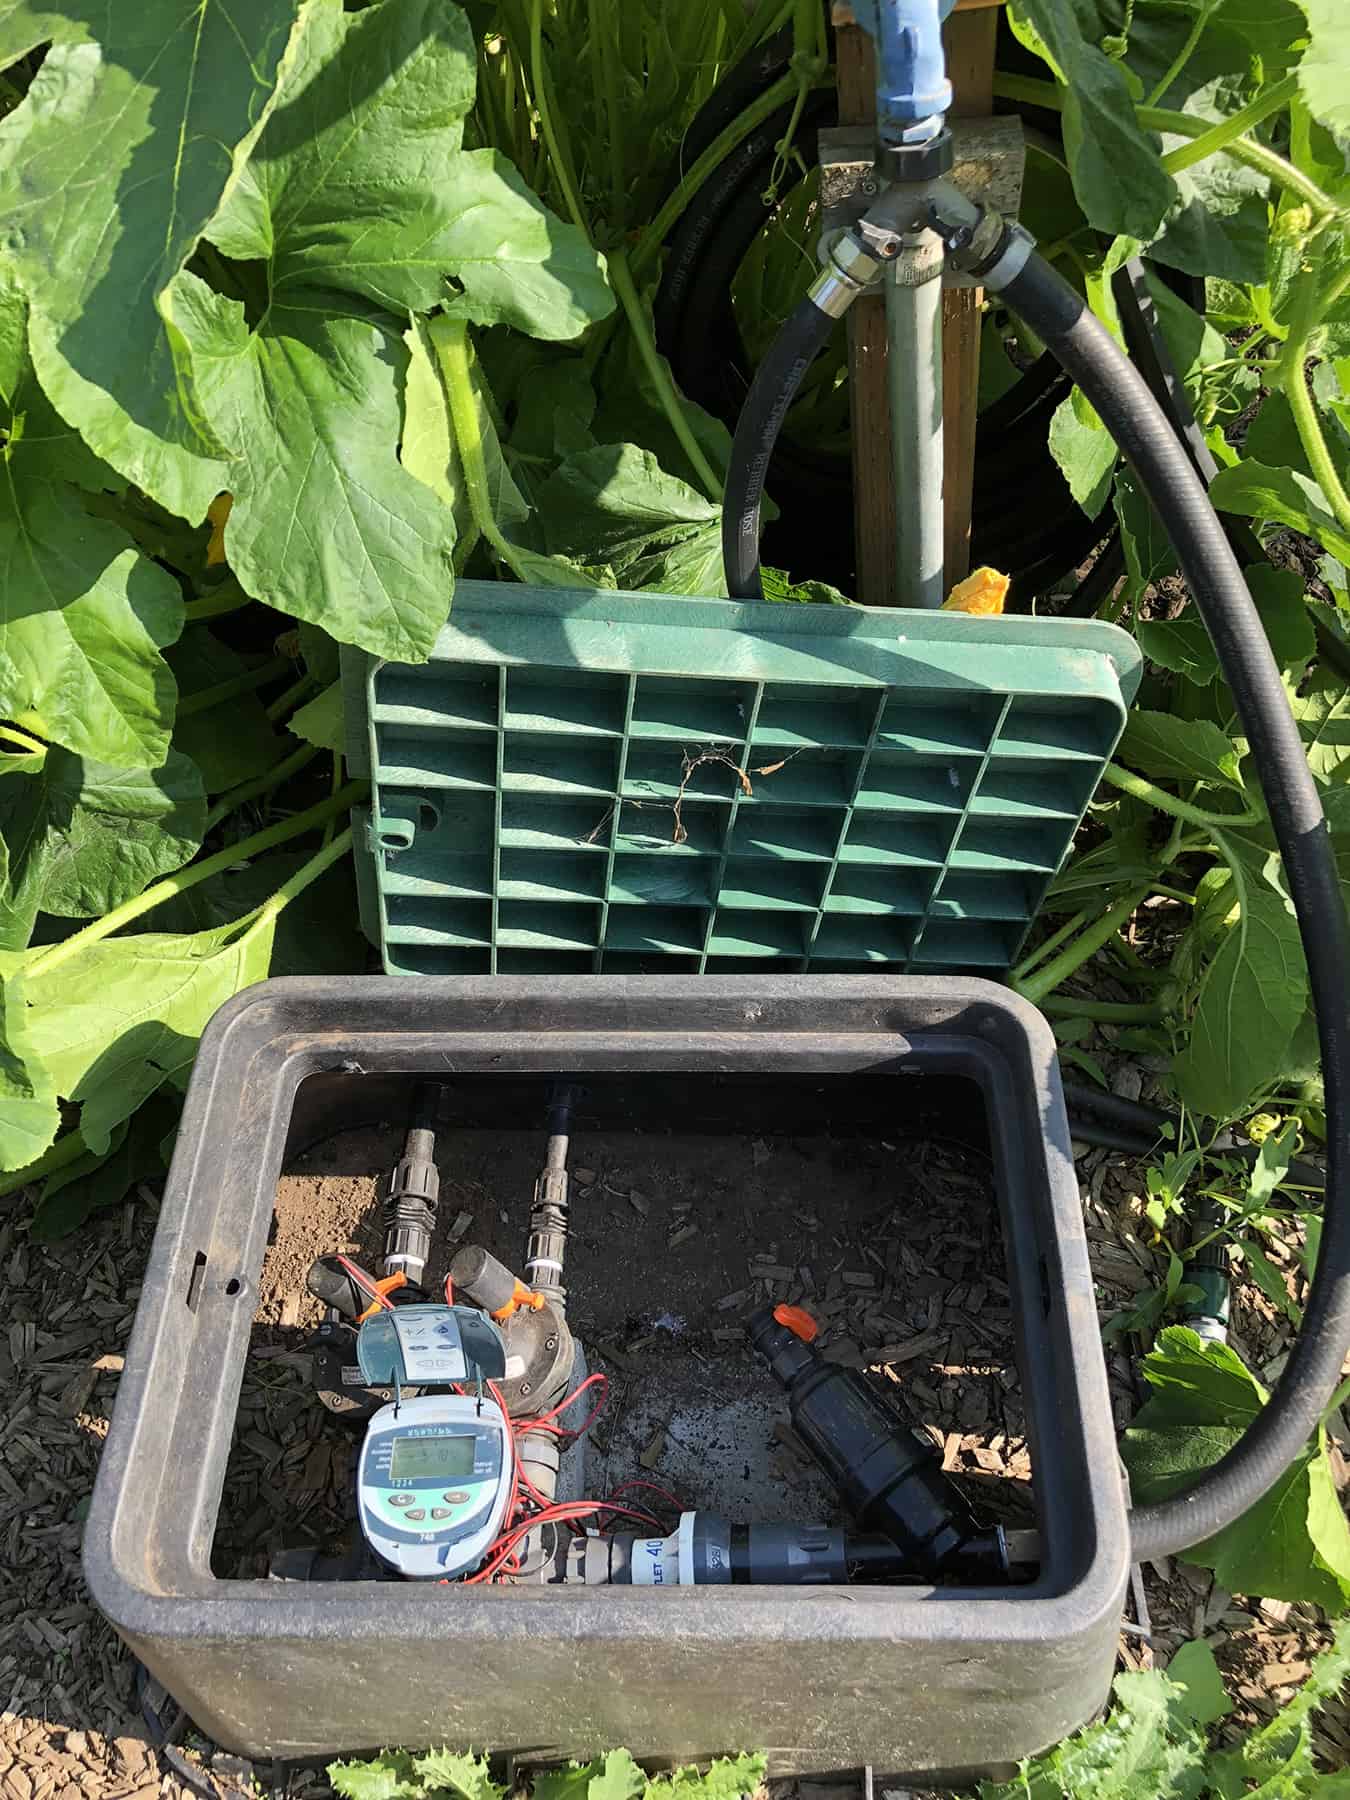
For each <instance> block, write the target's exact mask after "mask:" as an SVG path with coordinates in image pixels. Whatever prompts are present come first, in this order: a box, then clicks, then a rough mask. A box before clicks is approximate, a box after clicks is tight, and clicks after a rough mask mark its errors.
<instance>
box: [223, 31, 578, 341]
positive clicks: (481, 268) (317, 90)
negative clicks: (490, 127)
mask: <svg viewBox="0 0 1350 1800" xmlns="http://www.w3.org/2000/svg"><path fill="white" fill-rule="evenodd" d="M372 70H373V71H378V74H379V79H376V80H371V79H370V72H371V71H372ZM358 72H360V76H361V79H360V85H359V86H354V77H356V76H357V74H358ZM474 83H475V64H474V44H473V37H472V33H471V31H470V28H469V22H468V20H467V18H466V17H465V15H464V13H463V12H462V10H461V9H460V8H459V7H458V6H457V5H455V4H453V0H398V3H397V4H390V0H385V3H384V4H383V5H378V6H372V7H369V8H368V9H367V10H366V11H364V12H359V13H348V12H344V11H343V8H342V6H341V5H340V4H339V3H338V0H325V3H323V4H320V5H318V6H316V7H315V9H314V11H313V14H312V16H311V18H310V20H309V23H308V27H307V29H306V30H305V32H304V33H303V36H302V39H301V43H300V47H299V52H298V54H297V57H296V61H295V64H294V67H293V68H292V69H290V70H289V71H288V72H287V75H286V78H285V81H284V83H283V85H282V90H281V95H280V100H279V104H278V107H277V110H276V112H275V114H274V115H273V117H272V119H271V121H270V123H269V124H268V126H267V129H266V130H265V131H264V133H263V136H262V139H261V141H260V143H259V145H258V147H257V149H256V151H255V152H254V154H253V157H252V159H251V160H250V163H249V167H248V171H247V174H246V176H245V179H244V180H243V181H242V182H241V183H240V185H239V187H238V188H237V189H236V191H235V193H234V194H233V195H232V196H231V198H230V200H229V201H228V202H227V204H226V206H225V207H224V208H223V209H222V211H221V214H220V216H219V217H218V218H217V219H216V220H215V222H214V223H213V224H212V226H211V228H210V233H209V235H210V237H211V239H212V241H213V242H214V243H216V244H217V246H218V247H219V248H220V249H222V250H224V251H226V253H227V254H229V255H231V256H235V257H239V258H244V259H251V258H259V259H262V260H265V261H266V262H267V264H268V275H269V291H270V293H271V295H272V297H273V298H274V299H277V300H280V301H281V302H283V303H284V304H301V301H300V300H299V299H298V298H297V295H298V294H302V293H309V292H312V291H314V290H318V291H329V292H338V293H351V294H359V295H362V296H364V297H365V298H367V299H369V300H373V301H374V302H376V303H377V304H378V305H380V306H382V307H385V308H387V309H388V310H389V311H391V312H395V313H402V312H408V311H421V312H425V311H427V310H428V309H429V308H431V307H433V306H435V305H436V304H437V303H438V302H440V301H442V300H445V299H447V298H449V300H450V304H451V306H452V308H454V309H457V310H460V311H461V312H462V316H464V317H466V318H468V319H471V320H473V321H474V322H476V323H479V324H498V323H506V324H511V325H515V326H518V327H519V328H520V329H521V330H523V331H528V332H530V333H531V334H532V335H534V336H536V337H545V338H565V337H575V336H577V334H578V333H579V332H581V331H583V330H584V329H585V327H586V326H587V325H588V324H589V323H590V322H591V320H592V319H593V318H597V317H600V316H601V315H602V314H604V313H606V312H608V311H610V310H611V309H612V306H613V300H612V298H611V296H610V294H609V291H608V288H607V287H606V284H605V281H604V276H603V272H602V269H601V266H600V264H599V262H598V260H597V258H596V256H595V254H594V252H593V251H592V250H591V248H590V246H589V245H588V243H587V242H586V239H585V238H584V237H583V235H582V234H581V232H579V231H578V230H577V228H576V227H575V226H574V225H565V224H563V223H562V222H561V221H560V220H558V219H555V218H554V217H553V216H552V215H551V214H550V213H549V212H547V211H546V209H545V208H544V207H543V206H541V205H540V203H539V202H538V200H536V199H535V197H534V196H533V195H532V194H531V193H530V191H529V189H528V188H527V187H526V186H525V183H524V182H523V181H522V180H521V178H520V176H519V175H518V174H517V173H516V171H515V170H514V169H513V168H512V167H511V165H510V164H509V163H508V162H506V161H505V160H504V159H503V158H502V157H500V156H498V155H497V153H496V152H495V151H492V150H475V151H463V150H462V149H461V144H462V141H463V121H464V116H465V114H466V113H467V111H468V110H469V108H470V107H471V106H472V104H473V98H474ZM447 276H449V277H451V278H452V279H453V282H454V286H453V287H452V289H451V290H450V294H449V296H447V291H446V287H445V279H446V277H447Z"/></svg>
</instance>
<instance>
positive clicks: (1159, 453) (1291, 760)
mask: <svg viewBox="0 0 1350 1800" xmlns="http://www.w3.org/2000/svg"><path fill="white" fill-rule="evenodd" d="M934 223H935V224H938V225H939V226H940V225H941V221H940V220H938V219H936V218H935V219H934ZM978 235H979V236H984V235H985V234H984V233H983V232H981V233H980V234H978ZM971 236H972V234H971V232H970V231H969V230H966V231H964V232H963V233H962V234H960V235H959V236H958V235H956V234H953V236H952V238H951V240H950V242H951V245H952V247H953V249H954V248H955V246H956V244H958V243H963V242H969V240H970V239H971ZM1015 240H1017V241H1015ZM985 241H986V243H987V242H988V239H987V237H985ZM1028 242H1029V241H1028V240H1027V239H1026V237H1025V234H1023V233H1020V232H1017V231H1016V228H1012V229H1009V228H1008V227H1003V228H1002V231H1001V234H998V241H997V243H996V244H995V246H994V248H993V250H992V251H991V252H990V253H988V254H984V255H981V256H980V257H979V258H978V259H977V258H976V257H975V256H974V255H973V254H970V253H964V252H958V260H960V261H962V262H963V264H964V266H966V267H967V268H968V270H969V272H970V273H971V274H973V275H976V276H977V277H978V278H979V280H980V281H981V283H982V284H983V285H984V286H985V287H986V288H990V289H992V290H993V291H994V292H996V293H999V294H1001V296H1002V297H1003V299H1004V300H1005V301H1006V302H1007V304H1008V305H1009V306H1010V307H1011V308H1012V310H1013V311H1014V312H1016V313H1018V314H1019V315H1020V316H1021V317H1022V318H1023V319H1024V320H1025V321H1026V323H1027V324H1028V325H1029V326H1030V327H1031V329H1032V330H1033V331H1034V332H1035V334H1036V336H1037V337H1038V338H1039V339H1040V340H1041V342H1042V343H1044V345H1045V346H1046V348H1047V349H1048V350H1050V351H1051V352H1052V353H1053V354H1054V356H1055V357H1056V358H1057V359H1058V361H1059V362H1060V363H1061V365H1062V366H1063V367H1064V369H1065V370H1066V371H1067V372H1068V374H1069V375H1071V376H1072V377H1073V379H1074V381H1075V382H1077V384H1078V385H1079V387H1080V388H1082V390H1083V393H1084V395H1085V396H1086V398H1087V399H1088V400H1089V401H1090V402H1091V403H1092V405H1093V406H1094V407H1095V408H1096V410H1097V413H1098V415H1099V416H1100V418H1101V419H1102V422H1103V423H1104V424H1105V426H1106V428H1107V430H1108V431H1109V432H1110V433H1111V435H1112V437H1114V438H1115V440H1116V442H1117V443H1118V444H1119V446H1120V448H1121V450H1122V451H1123V452H1124V455H1125V457H1126V459H1127V460H1128V462H1129V463H1130V465H1131V466H1132V467H1133V469H1134V471H1135V473H1136V475H1137V476H1138V478H1139V481H1140V484H1141V486H1142V487H1143V489H1144V491H1145V492H1146V494H1147V495H1148V497H1149V499H1150V500H1151V501H1152V503H1153V506H1154V508H1155V510H1156V512H1157V514H1158V517H1159V518H1160V519H1161V520H1162V522H1163V525H1164V527H1165V528H1166V531H1167V534H1168V536H1169V538H1170V539H1171V541H1172V547H1173V549H1174V550H1175V551H1176V554H1177V560H1178V562H1179V563H1180V565H1181V570H1182V573H1183V574H1184V576H1185V578H1186V580H1187V583H1188V585H1189V587H1190V590H1191V594H1192V596H1193V598H1194V600H1195V603H1196V605H1197V607H1198V608H1199V609H1200V616H1201V617H1202V618H1203V620H1204V622H1205V626H1206V628H1207V629H1208V631H1209V635H1210V637H1211V639H1212V640H1213V643H1214V648H1215V651H1216V653H1217V655H1218V659H1219V666H1220V668H1221V669H1222V671H1223V674H1224V678H1225V680H1226V681H1227V683H1228V685H1229V688H1230V689H1231V690H1232V694H1233V700H1234V703H1235V705H1236V707H1237V711H1238V716H1239V719H1240V720H1241V723H1242V727H1243V730H1244V732H1245V733H1246V736H1247V738H1248V741H1249V742H1250V744H1251V748H1252V757H1253V761H1254V763H1255V765H1256V769H1257V772H1258V774H1259V776H1260V781H1261V788H1262V791H1263V793H1264V795H1265V801H1266V807H1267V811H1268V812H1269V815H1270V822H1271V825H1272V827H1273V830H1274V834H1275V840H1276V843H1277V844H1278V845H1279V848H1280V853H1281V855H1282V857H1283V859H1284V867H1285V875H1286V879H1287V882H1288V888H1289V893H1290V895H1291V897H1292V899H1293V903H1294V911H1295V914H1296V916H1297V918H1298V925H1299V931H1300V934H1301V936H1302V939H1303V950H1304V955H1305V957H1306V959H1307V965H1308V981H1309V986H1310V989H1311V993H1312V1000H1313V1006H1314V1008H1315V1011H1316V1015H1317V1030H1318V1038H1319V1041H1320V1044H1321V1052H1322V1075H1323V1081H1324V1085H1325V1092H1326V1114H1327V1179H1326V1202H1325V1211H1324V1214H1323V1225H1322V1242H1321V1248H1320V1251H1319V1254H1318V1259H1317V1267H1316V1270H1315V1273H1314V1275H1313V1281H1312V1287H1311V1291H1310V1292H1309V1295H1308V1302H1307V1306H1306V1307H1305V1309H1304V1314H1303V1323H1302V1327H1301V1329H1300V1331H1299V1335H1298V1338H1297V1340H1296V1342H1295V1344H1294V1348H1293V1351H1292V1352H1291V1354H1290V1357H1289V1361H1288V1363H1287V1364H1286V1366H1285V1370H1284V1374H1283V1375H1282V1376H1281V1378H1280V1382H1279V1386H1278V1387H1277V1388H1276V1390H1275V1393H1274V1395H1273V1396H1272V1398H1271V1400H1270V1401H1269V1403H1268V1404H1267V1405H1266V1406H1265V1407H1264V1408H1263V1409H1262V1411H1261V1412H1260V1413H1259V1414H1258V1415H1257V1417H1256V1418H1255V1420H1254V1421H1253V1422H1252V1424H1251V1425H1250V1426H1249V1428H1248V1429H1247V1431H1246V1432H1245V1433H1244V1434H1243V1436H1242V1438H1241V1439H1240V1440H1239V1441H1238V1442H1237V1443H1236V1444H1235V1445H1234V1446H1233V1448H1232V1449H1231V1450H1230V1451H1229V1452H1228V1454H1227V1455H1226V1456H1224V1457H1222V1458H1221V1459H1220V1460H1219V1461H1218V1462H1217V1463H1216V1464H1215V1465H1214V1466H1213V1468H1211V1469H1209V1470H1208V1471H1207V1472H1206V1473H1205V1474H1204V1475H1203V1476H1202V1477H1201V1478H1200V1480H1199V1481H1198V1482H1197V1483H1196V1485H1195V1486H1194V1487H1192V1488H1190V1489H1188V1490H1187V1491H1186V1492H1184V1493H1181V1494H1178V1495H1177V1496H1176V1497H1175V1498H1173V1499H1171V1500H1166V1501H1162V1502H1160V1503H1159V1504H1157V1505H1154V1506H1144V1507H1140V1508H1138V1509H1137V1510H1136V1511H1135V1512H1133V1513H1132V1515H1131V1522H1130V1523H1131V1534H1132V1540H1133V1550H1134V1556H1135V1559H1136V1561H1145V1560H1148V1559H1150V1558H1153V1557H1158V1556H1164V1555H1169V1554H1172V1553H1173V1552H1176V1551H1180V1550H1185V1549H1187V1548H1189V1546H1190V1545H1192V1544H1198V1543H1200V1542H1201V1541H1202V1540H1203V1539H1205V1538H1208V1537H1212V1536H1213V1535H1214V1533H1215V1532H1217V1531H1221V1530H1222V1529H1223V1528H1224V1527H1225V1526H1226V1525H1230V1524H1232V1523H1233V1521H1234V1520H1235V1519H1238V1518H1241V1516H1242V1515H1243V1513H1245V1512H1247V1511H1248V1509H1249V1508H1250V1507H1252V1506H1253V1505H1255V1503H1256V1502H1257V1501H1258V1500H1259V1499H1260V1498H1261V1496H1262V1495H1263V1494H1265V1493H1267V1492H1268V1491H1269V1490H1270V1489H1271V1488H1272V1487H1273V1486H1274V1485H1275V1483H1276V1482H1277V1481H1278V1480H1279V1478H1280V1476H1281V1475H1282V1474H1283V1473H1284V1471H1285V1470H1286V1469H1287V1468H1288V1467H1289V1465H1290V1464H1291V1463H1292V1462H1293V1461H1294V1459H1295V1458H1296V1457H1297V1456H1298V1455H1299V1454H1300V1453H1301V1451H1302V1450H1303V1448H1304V1446H1305V1445H1306V1444H1307V1442H1308V1440H1309V1438H1310V1437H1312V1435H1313V1433H1314V1432H1315V1431H1316V1430H1317V1427H1318V1425H1319V1424H1320V1422H1321V1418H1322V1414H1323V1412H1324V1411H1325V1409H1326V1407H1327V1404H1328V1402H1329V1401H1330V1400H1331V1397H1332V1395H1333V1394H1334V1392H1335V1390H1336V1387H1337V1385H1338V1383H1339V1381H1340V1378H1341V1368H1342V1365H1343V1364H1344V1361H1345V1358H1346V1353H1347V1350H1350V1191H1347V1181H1350V924H1347V920H1346V913H1345V906H1344V903H1343V901H1342V899H1341V892H1340V884H1339V880H1338V877H1337V870H1336V863H1335V859H1334V857H1333V854H1332V847H1331V839H1330V836H1329V834H1328V831H1327V823H1326V818H1325V816H1324V814H1323V811H1322V802H1321V798H1320V796H1319V794H1318V790H1317V785H1316V783H1315V782H1314V780H1313V778H1312V775H1311V773H1310V771H1309V769H1308V762H1307V757H1306V756H1305V754H1304V750H1303V744H1302V741H1301V739H1300V737H1299V733H1298V727H1297V726H1296V724H1295V723H1294V718H1293V714H1292V712H1291V711H1290V707H1289V700H1288V696H1287V695H1286V693H1285V690H1284V686H1283V684H1282V682H1281V680H1280V673H1279V670H1278V669H1277V668H1276V666H1275V659H1274V657H1273V656H1272V654H1271V650H1270V644H1269V642H1268V640H1267V638H1266V634H1265V630H1264V628H1263V626H1262V624H1261V620H1260V616H1259V615H1258V613H1257V611H1256V608H1255V606H1254V605H1253V604H1252V598H1251V595H1250V594H1249V593H1248V591H1247V584H1246V582H1245V581H1244V579H1243V576H1242V571H1241V569H1240V567H1239V566H1238V562H1237V559H1236V557H1235V556H1234V555H1233V551H1232V548H1231V546H1230V545H1229V542H1228V539H1227V537H1226V536H1225V535H1224V531H1223V527H1222V526H1221V525H1220V523H1219V520H1218V516H1217V515H1216V513H1215V511H1214V508H1213V507H1212V506H1211V505H1210V502H1209V497H1208V495H1207V494H1206V492H1205V489H1204V485H1203V483H1202V482H1201V481H1200V478H1199V476H1198V475H1197V474H1196V472H1195V469H1194V468H1193V467H1192V464H1191V461H1190V458H1189V457H1188V456H1187V454H1186V451H1185V449H1184V447H1183V446H1182V445H1181V443H1180V442H1179V441H1178V439H1177V438H1176V436H1175V434H1174V433H1173V431H1172V428H1171V426H1170V425H1169V423H1168V421H1167V417H1166V415H1165V414H1164V412H1163V411H1162V409H1161V407H1160V406H1159V405H1158V403H1157V401H1156V400H1155V399H1154V398H1153V396H1152V394H1151V393H1150V392H1149V390H1148V387H1147V385H1146V384H1145V382H1144V380H1143V378H1142V377H1141V376H1140V374H1139V373H1138V371H1137V370H1136V369H1135V368H1134V367H1133V365H1132V364H1131V363H1130V362H1129V361H1128V360H1127V359H1126V357H1125V356H1124V355H1122V353H1121V351H1120V350H1119V349H1118V348H1117V346H1116V344H1115V343H1114V341H1113V340H1112V338H1111V337H1110V335H1109V334H1108V333H1107V332H1106V330H1105V329H1104V328H1103V327H1102V326H1101V325H1100V324H1098V322H1097V320H1096V319H1095V318H1094V317H1093V315H1092V312H1091V310H1090V309H1089V307H1088V305H1087V303H1086V302H1085V301H1084V299H1083V298H1082V296H1081V295H1080V294H1078V293H1076V292H1075V290H1074V289H1073V288H1072V287H1070V286H1069V284H1068V283H1067V282H1066V281H1064V280H1063V278H1062V277H1061V276H1059V275H1058V274H1056V272H1055V270H1054V269H1053V268H1051V266H1050V264H1049V263H1047V262H1046V261H1045V260H1044V258H1043V257H1041V256H1038V255H1037V254H1036V253H1035V252H1034V251H1030V250H1029V249H1028ZM820 286H821V284H820V283H818V284H817V287H818V288H819V287H820ZM822 300H824V301H826V305H825V306H822V305H821V301H822ZM830 301H834V302H835V304H836V305H837V304H838V301H837V299H836V296H835V295H834V294H830V295H828V296H827V295H825V294H824V293H822V294H821V295H820V297H819V298H816V296H815V292H814V290H813V295H812V297H809V298H808V299H806V300H804V301H803V302H802V304H801V307H799V309H798V311H797V313H795V314H794V315H793V317H792V318H791V319H790V320H789V322H788V324H787V326H786V327H785V328H784V331H783V333H782V334H781V335H782V344H781V349H780V346H779V345H778V344H775V346H774V350H773V351H772V352H771V353H770V355H769V357H768V358H767V359H766V360H765V362H764V363H763V364H762V365H761V369H760V373H759V375H757V376H756V379H755V382H754V384H753V387H752V389H751V393H750V396H749V397H748V400H747V406H746V416H745V417H743V419H742V428H738V430H737V432H736V437H735V442H734V445H733V454H732V467H731V469H730V470H729V471H728V476H727V486H726V496H727V518H726V520H725V522H724V526H723V544H724V547H725V551H726V564H727V577H728V586H729V588H730V591H731V593H732V594H733V595H744V596H746V597H749V596H751V595H755V594H758V593H759V592H761V591H762V590H761V587H760V580H759V564H758V556H757V554H755V550H756V544H755V540H756V539H757V536H758V515H759V500H760V495H761V493H762V488H763V475H764V470H765V468H766V467H767V464H768V459H769V455H770V453H771V452H772V448H773V441H774V439H775V437H776V436H777V431H778V427H779V425H780V424H781V422H782V417H783V414H784V413H785V412H786V410H787V405H788V403H789V402H790V398H791V394H792V393H794V392H795V391H796V388H797V387H798V386H799V385H800V382H801V379H802V376H803V375H804V373H805V369H806V367H809V363H810V358H811V356H812V355H813V354H814V351H815V350H816V349H817V348H818V347H819V344H820V342H821V341H822V339H823V336H824V333H825V332H826V331H827V330H828V321H827V319H825V318H822V317H816V318H812V316H811V314H812V311H814V312H816V313H817V314H821V313H824V312H826V311H833V310H834V307H833V306H831V305H830V304H829V302H830ZM838 310H840V311H842V310H843V307H842V305H840V306H839V308H838ZM775 376H776V377H777V381H776V382H775V380H774V377H775ZM761 377H762V378H763V379H761ZM775 386H777V387H778V388H780V389H781V391H780V392H777V393H775V391H774V389H775Z"/></svg>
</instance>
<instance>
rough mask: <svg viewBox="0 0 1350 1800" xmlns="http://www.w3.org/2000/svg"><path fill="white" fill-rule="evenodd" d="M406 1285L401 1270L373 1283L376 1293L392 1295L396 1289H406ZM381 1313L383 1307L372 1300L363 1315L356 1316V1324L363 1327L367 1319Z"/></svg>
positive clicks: (406, 1282) (405, 1279) (406, 1281)
mask: <svg viewBox="0 0 1350 1800" xmlns="http://www.w3.org/2000/svg"><path fill="white" fill-rule="evenodd" d="M407 1285H408V1277H407V1276H406V1275H405V1274H404V1273H403V1271H402V1269H395V1270H394V1273H393V1274H392V1275H382V1276H381V1277H380V1279H379V1280H378V1281H377V1282H376V1283H375V1287H376V1289H377V1291H378V1292H379V1293H381V1294H392V1293H393V1292H394V1290H395V1289H396V1288H401V1287H406V1286H407ZM383 1311H384V1307H383V1306H381V1304H380V1302H379V1301H378V1300H372V1301H371V1303H370V1305H369V1306H368V1307H367V1308H366V1310H365V1311H364V1312H363V1313H358V1314H357V1315H356V1322H357V1324H358V1325H364V1323H365V1322H366V1320H367V1319H373V1318H374V1316H375V1314H376V1313H377V1312H383Z"/></svg>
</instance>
